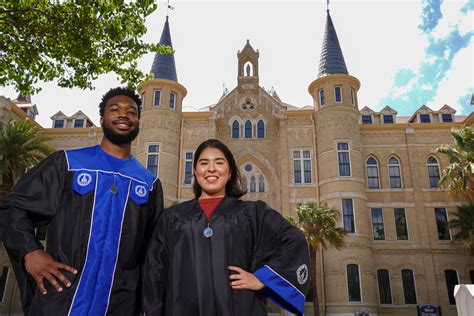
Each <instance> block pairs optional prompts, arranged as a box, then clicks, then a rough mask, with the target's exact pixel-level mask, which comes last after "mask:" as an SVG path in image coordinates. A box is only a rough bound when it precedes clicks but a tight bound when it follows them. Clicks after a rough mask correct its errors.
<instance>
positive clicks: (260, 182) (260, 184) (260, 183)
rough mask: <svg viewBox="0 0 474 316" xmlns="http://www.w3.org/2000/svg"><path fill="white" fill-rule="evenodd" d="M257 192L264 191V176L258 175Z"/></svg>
mask: <svg viewBox="0 0 474 316" xmlns="http://www.w3.org/2000/svg"><path fill="white" fill-rule="evenodd" d="M258 192H265V177H264V176H260V177H259V178H258Z"/></svg>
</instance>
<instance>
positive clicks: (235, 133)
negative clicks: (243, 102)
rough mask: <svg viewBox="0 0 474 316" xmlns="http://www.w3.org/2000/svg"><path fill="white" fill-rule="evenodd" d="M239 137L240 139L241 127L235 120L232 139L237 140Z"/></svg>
mask: <svg viewBox="0 0 474 316" xmlns="http://www.w3.org/2000/svg"><path fill="white" fill-rule="evenodd" d="M239 137H240V125H239V122H238V121H237V120H235V121H234V122H233V123H232V138H235V139H237V138H239Z"/></svg>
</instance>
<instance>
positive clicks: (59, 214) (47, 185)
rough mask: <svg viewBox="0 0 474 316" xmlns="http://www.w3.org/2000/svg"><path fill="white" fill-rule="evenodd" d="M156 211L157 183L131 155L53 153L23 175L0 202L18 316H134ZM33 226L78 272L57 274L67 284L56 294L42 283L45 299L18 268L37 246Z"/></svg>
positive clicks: (0, 229) (96, 150)
mask: <svg viewBox="0 0 474 316" xmlns="http://www.w3.org/2000/svg"><path fill="white" fill-rule="evenodd" d="M114 183H115V188H114V189H113V190H111V186H112V185H113V184H114ZM112 191H116V192H115V193H114V192H112ZM162 210H163V197H162V189H161V184H160V182H159V181H158V180H157V179H156V178H155V177H154V176H153V175H152V174H151V173H149V172H148V171H147V170H146V169H145V168H144V167H143V166H142V165H141V164H140V163H139V162H138V161H137V160H136V159H135V158H134V157H132V158H131V159H118V158H115V157H113V156H110V155H109V154H107V153H106V152H104V151H103V150H102V149H100V147H99V146H94V147H88V148H81V149H77V150H68V151H60V152H57V153H54V154H53V155H51V156H50V157H48V158H46V159H45V160H44V161H43V162H42V163H40V164H39V165H38V166H36V167H34V168H33V169H32V170H30V171H29V172H28V173H27V174H26V175H25V176H24V177H23V178H22V179H21V180H20V181H19V182H18V184H17V185H16V186H15V188H14V189H13V192H12V193H11V194H10V196H9V197H7V198H6V200H5V201H4V202H3V203H2V204H0V240H1V241H3V243H4V245H5V248H6V249H7V251H8V253H9V255H10V258H11V260H12V265H13V268H14V270H15V274H16V277H17V280H18V283H19V288H20V292H21V300H22V305H23V309H24V311H25V315H48V316H50V315H94V316H95V315H105V314H107V315H127V316H130V315H134V314H136V313H137V310H138V309H140V307H141V306H140V303H141V298H140V294H139V290H140V289H141V285H140V284H141V283H140V279H141V266H142V264H143V261H144V258H145V251H146V247H147V246H148V241H149V240H150V237H151V235H152V232H153V227H154V226H155V225H156V222H157V220H158V217H159V215H161V214H162ZM39 223H49V226H48V230H47V245H46V251H47V252H48V253H49V254H50V255H51V256H52V257H53V258H54V259H55V260H57V261H60V262H63V263H65V264H68V265H70V266H72V267H74V268H76V269H77V270H78V274H77V275H72V274H70V273H68V272H65V271H63V273H64V274H65V275H66V276H67V278H68V279H69V280H70V281H71V282H72V286H71V287H70V288H66V287H65V286H64V285H63V286H62V287H63V289H64V290H63V292H57V291H56V289H54V288H53V287H52V285H51V284H50V283H49V282H48V281H47V280H45V281H44V282H45V285H46V288H47V292H48V293H47V294H46V295H42V294H40V293H39V292H38V291H37V289H36V283H35V281H34V280H33V278H32V277H31V276H29V275H28V273H27V272H26V270H25V268H24V261H23V257H24V255H25V254H26V253H28V252H30V251H33V250H36V249H42V248H43V246H42V244H41V243H40V242H39V241H38V240H37V238H36V237H35V231H34V228H35V226H36V225H37V224H39Z"/></svg>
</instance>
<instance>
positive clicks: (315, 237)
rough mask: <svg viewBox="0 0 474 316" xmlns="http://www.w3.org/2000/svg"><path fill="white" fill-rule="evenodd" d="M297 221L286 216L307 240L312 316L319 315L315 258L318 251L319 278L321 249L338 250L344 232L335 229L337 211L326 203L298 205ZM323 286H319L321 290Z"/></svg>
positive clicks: (342, 242)
mask: <svg viewBox="0 0 474 316" xmlns="http://www.w3.org/2000/svg"><path fill="white" fill-rule="evenodd" d="M296 214H297V215H298V218H297V219H294V218H292V217H291V216H288V217H287V219H288V220H289V221H290V222H291V223H292V224H293V225H294V226H296V227H298V228H299V229H300V230H301V231H302V232H303V234H304V235H305V237H306V239H307V240H308V244H309V249H310V254H311V261H312V267H311V285H312V290H313V291H312V293H313V304H314V315H315V316H318V315H319V301H318V293H317V284H316V256H317V252H318V251H319V254H320V261H321V271H322V274H321V278H322V275H323V273H324V272H323V270H322V269H323V249H327V247H328V246H332V247H335V248H336V249H340V248H341V247H342V246H343V245H344V235H346V231H345V230H344V229H343V228H341V227H336V222H337V221H336V220H337V217H338V216H339V211H337V210H336V209H334V208H332V207H330V206H329V205H328V204H326V203H320V204H319V205H318V204H316V203H314V202H307V203H300V204H298V207H297V208H296ZM323 286H324V285H322V286H321V288H323Z"/></svg>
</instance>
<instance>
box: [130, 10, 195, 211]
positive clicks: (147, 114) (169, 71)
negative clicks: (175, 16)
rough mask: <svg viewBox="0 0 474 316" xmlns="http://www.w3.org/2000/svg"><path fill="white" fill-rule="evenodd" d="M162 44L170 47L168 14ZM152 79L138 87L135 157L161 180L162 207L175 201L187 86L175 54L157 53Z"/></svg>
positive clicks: (152, 69)
mask: <svg viewBox="0 0 474 316" xmlns="http://www.w3.org/2000/svg"><path fill="white" fill-rule="evenodd" d="M159 43H160V44H161V45H168V46H171V47H173V44H172V41H171V32H170V26H169V21H168V17H166V22H165V25H164V27H163V32H162V33H161V38H160V42H159ZM151 74H152V75H153V79H151V80H148V81H146V82H143V83H142V84H141V85H140V86H139V87H138V90H139V93H140V94H141V96H142V101H143V105H142V117H141V120H140V121H141V124H140V129H141V132H140V134H139V139H138V143H137V151H136V152H137V156H138V158H139V160H140V161H141V162H142V163H143V164H144V165H145V166H146V167H147V168H148V170H150V171H152V172H153V173H155V174H157V175H158V177H159V178H160V179H162V184H163V191H164V193H165V196H164V198H165V206H169V205H171V204H172V203H174V202H176V201H177V196H178V181H179V180H178V178H179V175H178V173H179V168H177V166H176V164H177V163H178V162H179V161H180V160H179V158H180V157H179V156H180V154H179V152H180V132H181V117H182V104H183V99H184V97H185V96H186V94H187V90H186V88H185V87H184V86H183V85H181V84H180V83H178V76H177V74H176V65H175V60H174V54H158V53H157V54H156V55H155V59H154V61H153V65H152V68H151Z"/></svg>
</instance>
